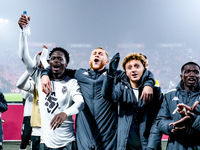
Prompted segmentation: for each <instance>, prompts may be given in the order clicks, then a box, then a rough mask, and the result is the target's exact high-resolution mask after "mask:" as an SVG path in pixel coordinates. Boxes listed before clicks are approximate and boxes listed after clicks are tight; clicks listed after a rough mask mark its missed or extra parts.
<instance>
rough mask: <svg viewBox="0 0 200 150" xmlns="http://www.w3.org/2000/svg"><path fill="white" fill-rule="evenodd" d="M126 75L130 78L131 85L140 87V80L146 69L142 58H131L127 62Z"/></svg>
mask: <svg viewBox="0 0 200 150" xmlns="http://www.w3.org/2000/svg"><path fill="white" fill-rule="evenodd" d="M125 70H126V75H127V76H128V78H129V81H130V83H131V86H132V87H134V88H138V86H139V85H138V81H139V80H140V78H141V77H142V75H143V72H144V70H145V68H144V66H143V65H142V63H141V61H140V60H135V59H134V60H130V61H129V62H127V63H126V66H125Z"/></svg>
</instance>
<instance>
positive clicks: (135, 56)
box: [122, 53, 148, 70]
mask: <svg viewBox="0 0 200 150" xmlns="http://www.w3.org/2000/svg"><path fill="white" fill-rule="evenodd" d="M131 60H139V61H141V63H142V65H143V66H144V68H146V67H147V65H148V63H147V59H146V58H145V57H144V55H143V54H141V53H130V54H129V55H127V56H126V57H125V58H124V60H123V62H122V68H123V69H124V70H126V64H127V63H128V62H129V61H131Z"/></svg>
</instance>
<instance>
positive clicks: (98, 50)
mask: <svg viewBox="0 0 200 150" xmlns="http://www.w3.org/2000/svg"><path fill="white" fill-rule="evenodd" d="M93 53H104V54H105V53H106V51H105V50H103V49H95V50H93V51H92V54H93Z"/></svg>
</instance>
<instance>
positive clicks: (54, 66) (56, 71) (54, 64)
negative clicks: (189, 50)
mask: <svg viewBox="0 0 200 150" xmlns="http://www.w3.org/2000/svg"><path fill="white" fill-rule="evenodd" d="M49 65H50V68H51V70H52V73H53V77H54V78H55V79H59V78H61V77H62V76H63V74H64V72H65V68H66V67H67V61H66V58H65V55H64V53H63V52H61V51H54V52H53V53H52V54H51V57H50V61H49Z"/></svg>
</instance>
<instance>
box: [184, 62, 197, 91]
mask: <svg viewBox="0 0 200 150" xmlns="http://www.w3.org/2000/svg"><path fill="white" fill-rule="evenodd" d="M181 79H182V81H183V83H184V87H185V89H186V90H191V89H193V88H196V87H197V86H198V84H199V67H198V66H197V65H195V64H188V65H186V66H185V67H184V69H183V71H182V73H181Z"/></svg>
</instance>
